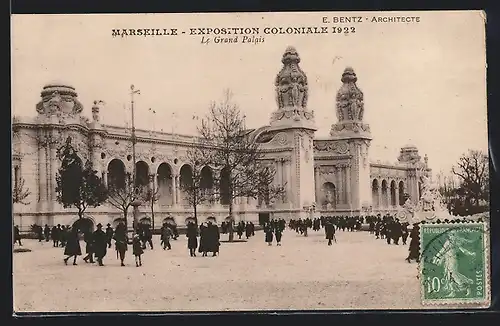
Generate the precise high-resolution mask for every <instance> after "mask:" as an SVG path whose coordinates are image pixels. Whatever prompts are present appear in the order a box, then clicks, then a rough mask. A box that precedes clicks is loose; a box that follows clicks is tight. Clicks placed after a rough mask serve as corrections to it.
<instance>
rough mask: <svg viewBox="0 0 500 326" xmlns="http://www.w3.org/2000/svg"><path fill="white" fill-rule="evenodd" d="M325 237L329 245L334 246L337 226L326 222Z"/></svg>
mask: <svg viewBox="0 0 500 326" xmlns="http://www.w3.org/2000/svg"><path fill="white" fill-rule="evenodd" d="M325 236H326V240H328V245H329V246H331V245H332V240H333V239H334V237H335V226H334V225H333V223H332V222H331V221H326V223H325Z"/></svg>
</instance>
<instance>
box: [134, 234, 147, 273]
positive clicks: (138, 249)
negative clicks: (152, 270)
mask: <svg viewBox="0 0 500 326" xmlns="http://www.w3.org/2000/svg"><path fill="white" fill-rule="evenodd" d="M132 252H133V253H134V256H135V266H136V267H139V266H142V260H141V256H142V254H143V253H144V249H143V248H142V242H141V239H140V238H139V235H138V234H136V235H134V238H133V239H132Z"/></svg>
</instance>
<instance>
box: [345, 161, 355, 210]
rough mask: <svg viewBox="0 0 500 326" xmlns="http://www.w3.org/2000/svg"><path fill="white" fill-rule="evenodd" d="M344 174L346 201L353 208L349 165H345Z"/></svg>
mask: <svg viewBox="0 0 500 326" xmlns="http://www.w3.org/2000/svg"><path fill="white" fill-rule="evenodd" d="M345 176H346V184H345V186H346V188H345V192H346V202H347V204H348V205H349V207H350V208H353V207H352V196H351V167H350V166H349V165H347V167H346V168H345Z"/></svg>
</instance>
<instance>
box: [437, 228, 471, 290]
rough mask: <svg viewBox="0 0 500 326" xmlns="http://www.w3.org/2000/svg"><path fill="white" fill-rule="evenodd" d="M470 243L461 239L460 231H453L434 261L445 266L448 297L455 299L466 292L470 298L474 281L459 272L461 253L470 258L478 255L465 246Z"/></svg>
mask: <svg viewBox="0 0 500 326" xmlns="http://www.w3.org/2000/svg"><path fill="white" fill-rule="evenodd" d="M470 243H473V241H471V240H469V239H466V238H464V237H461V236H460V234H459V231H458V230H456V229H455V230H451V231H449V232H448V236H447V239H446V241H445V242H444V243H443V246H442V247H441V249H440V250H439V251H438V252H437V253H436V255H434V257H433V259H432V262H433V263H434V264H435V265H443V267H444V275H443V276H444V277H443V278H444V280H445V282H444V290H446V291H448V295H447V296H448V297H454V296H455V294H456V293H457V292H465V295H466V296H468V295H469V293H470V286H471V285H473V284H474V280H473V279H471V278H469V277H467V276H465V275H464V274H463V273H461V272H460V271H459V268H458V266H459V260H458V259H457V256H458V253H459V252H460V253H461V254H464V255H466V256H469V257H474V256H475V255H476V253H475V252H473V251H470V250H467V249H466V248H465V245H467V244H470ZM469 259H470V258H469Z"/></svg>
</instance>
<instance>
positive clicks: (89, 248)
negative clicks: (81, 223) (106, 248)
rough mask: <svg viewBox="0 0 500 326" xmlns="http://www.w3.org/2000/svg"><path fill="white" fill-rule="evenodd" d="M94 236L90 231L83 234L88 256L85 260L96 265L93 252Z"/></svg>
mask: <svg viewBox="0 0 500 326" xmlns="http://www.w3.org/2000/svg"><path fill="white" fill-rule="evenodd" d="M92 238H93V234H92V232H91V231H90V230H88V231H86V232H85V233H84V234H83V241H85V252H86V253H87V256H85V257H84V258H83V260H84V261H85V262H86V263H88V262H90V263H94V253H93V251H92V245H93V244H92V241H93V239H92Z"/></svg>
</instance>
